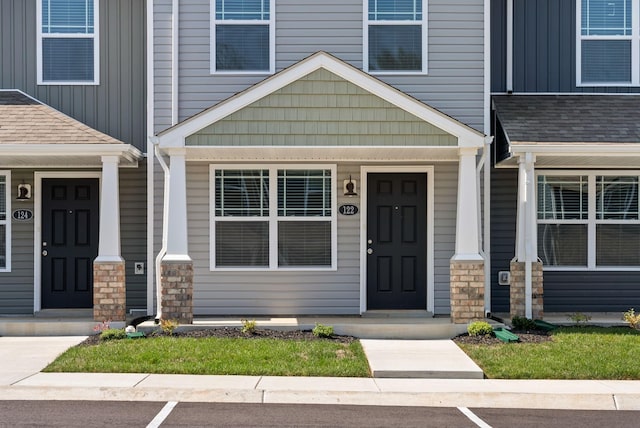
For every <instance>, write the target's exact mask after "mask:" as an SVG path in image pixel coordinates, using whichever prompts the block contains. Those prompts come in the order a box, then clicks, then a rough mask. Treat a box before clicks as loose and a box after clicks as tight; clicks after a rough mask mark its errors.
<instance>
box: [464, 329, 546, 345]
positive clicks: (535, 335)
mask: <svg viewBox="0 0 640 428" xmlns="http://www.w3.org/2000/svg"><path fill="white" fill-rule="evenodd" d="M511 332H512V333H513V334H515V335H517V336H518V337H519V338H520V341H519V342H514V344H518V343H544V342H550V341H551V340H553V339H552V338H551V335H549V333H548V332H546V331H544V330H511ZM453 341H454V342H456V343H461V344H468V345H501V344H505V343H504V342H503V341H501V340H500V339H498V338H497V337H494V336H469V335H468V334H467V333H465V334H461V335H460V336H456V337H454V338H453Z"/></svg>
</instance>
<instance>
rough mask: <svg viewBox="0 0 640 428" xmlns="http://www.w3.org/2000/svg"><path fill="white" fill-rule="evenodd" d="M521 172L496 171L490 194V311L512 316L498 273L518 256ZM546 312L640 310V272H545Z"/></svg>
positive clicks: (507, 291)
mask: <svg viewBox="0 0 640 428" xmlns="http://www.w3.org/2000/svg"><path fill="white" fill-rule="evenodd" d="M517 186H518V170H517V169H494V170H493V171H492V190H491V311H492V312H494V313H508V312H509V287H508V286H502V285H498V271H502V270H506V271H508V270H509V262H510V261H511V259H512V258H513V257H514V256H515V243H516V219H517V195H518V189H517ZM543 283H544V311H545V312H575V311H581V312H621V311H626V310H628V309H629V308H632V307H636V308H637V307H640V286H639V285H638V284H640V272H615V271H609V272H603V271H599V272H594V271H590V272H586V271H549V270H545V271H544V279H543Z"/></svg>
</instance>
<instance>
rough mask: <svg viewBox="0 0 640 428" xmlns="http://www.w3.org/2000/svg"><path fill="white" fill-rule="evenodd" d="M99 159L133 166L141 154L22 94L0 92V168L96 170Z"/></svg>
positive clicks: (18, 92) (7, 91)
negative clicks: (74, 167)
mask: <svg viewBox="0 0 640 428" xmlns="http://www.w3.org/2000/svg"><path fill="white" fill-rule="evenodd" d="M101 156H119V157H120V159H121V164H124V165H126V164H134V165H135V164H136V162H137V160H138V159H139V158H141V156H142V154H141V152H140V151H139V150H138V149H136V148H135V147H133V146H131V145H130V144H126V143H124V142H122V141H120V140H117V139H115V138H113V137H111V136H109V135H106V134H103V133H102V132H100V131H97V130H95V129H93V128H91V127H89V126H87V125H85V124H83V123H81V122H79V121H77V120H75V119H72V118H71V117H69V116H67V115H65V114H63V113H61V112H60V111H58V110H56V109H54V108H52V107H50V106H48V105H46V104H43V103H41V102H39V101H38V100H36V99H34V98H31V97H29V96H28V95H26V94H24V93H23V92H21V91H17V90H1V91H0V165H22V164H24V163H25V162H26V163H30V164H53V165H56V164H58V163H60V162H62V159H64V164H65V166H67V165H69V164H74V163H78V164H81V165H86V166H91V165H95V166H99V165H101V162H100V157H101Z"/></svg>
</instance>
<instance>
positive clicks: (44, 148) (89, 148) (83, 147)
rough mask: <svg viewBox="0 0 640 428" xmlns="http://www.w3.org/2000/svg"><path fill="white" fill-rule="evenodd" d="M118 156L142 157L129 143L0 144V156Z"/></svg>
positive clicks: (137, 158)
mask: <svg viewBox="0 0 640 428" xmlns="http://www.w3.org/2000/svg"><path fill="white" fill-rule="evenodd" d="M63 155H73V156H119V157H120V158H122V159H124V160H127V161H129V162H134V161H137V160H139V159H141V158H142V152H141V151H140V150H138V149H137V148H135V147H134V146H132V145H130V144H0V156H41V157H42V156H63Z"/></svg>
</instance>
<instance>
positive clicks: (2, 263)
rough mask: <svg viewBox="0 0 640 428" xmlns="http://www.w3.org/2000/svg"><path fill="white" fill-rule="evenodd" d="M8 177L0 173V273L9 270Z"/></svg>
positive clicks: (9, 209) (7, 173)
mask: <svg viewBox="0 0 640 428" xmlns="http://www.w3.org/2000/svg"><path fill="white" fill-rule="evenodd" d="M9 177H10V176H9V171H0V272H7V271H9V270H10V268H11V266H10V259H11V255H10V251H11V236H10V235H11V229H10V228H11V221H10V218H9V212H10V211H11V207H10V206H9V204H10V202H11V200H10V193H11V192H9V183H10V182H11V180H10V178H9Z"/></svg>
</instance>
